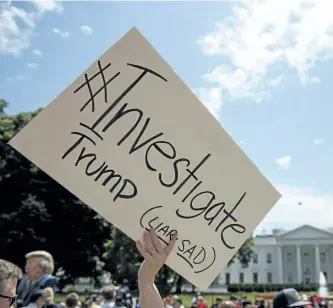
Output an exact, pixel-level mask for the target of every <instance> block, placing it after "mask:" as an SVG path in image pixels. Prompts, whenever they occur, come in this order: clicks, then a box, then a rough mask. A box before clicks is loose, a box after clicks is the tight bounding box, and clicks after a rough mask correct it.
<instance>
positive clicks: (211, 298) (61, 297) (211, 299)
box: [55, 293, 267, 308]
mask: <svg viewBox="0 0 333 308" xmlns="http://www.w3.org/2000/svg"><path fill="white" fill-rule="evenodd" d="M265 294H267V293H265ZM234 295H235V296H238V297H241V296H243V295H244V294H243V293H242V294H234ZM258 295H260V294H255V293H246V296H247V298H248V299H249V300H251V301H253V302H254V299H255V297H256V296H258ZM86 296H87V295H81V296H80V300H81V301H84V300H85V298H86ZM179 296H180V298H181V299H182V300H183V305H184V306H185V307H186V308H187V307H191V301H192V298H193V296H194V295H193V294H186V295H184V294H180V295H179ZM203 297H204V299H205V300H206V302H207V304H208V307H211V305H212V304H213V303H215V301H216V298H217V297H221V298H223V299H229V297H230V295H227V294H214V295H213V294H212V295H210V294H209V295H203ZM65 300H66V294H56V296H55V301H56V302H58V303H59V302H64V301H65Z"/></svg>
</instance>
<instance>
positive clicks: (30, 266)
mask: <svg viewBox="0 0 333 308" xmlns="http://www.w3.org/2000/svg"><path fill="white" fill-rule="evenodd" d="M25 258H26V265H25V273H26V275H27V277H28V278H29V279H30V280H32V281H35V280H38V279H39V278H40V277H42V276H43V275H46V274H53V271H54V261H53V257H52V255H51V254H50V253H48V252H47V251H44V250H38V251H32V252H29V253H28V254H26V256H25Z"/></svg>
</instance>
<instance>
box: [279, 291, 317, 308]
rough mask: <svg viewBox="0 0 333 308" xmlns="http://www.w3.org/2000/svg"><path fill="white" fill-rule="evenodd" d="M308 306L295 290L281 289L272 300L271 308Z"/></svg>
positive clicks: (307, 302)
mask: <svg viewBox="0 0 333 308" xmlns="http://www.w3.org/2000/svg"><path fill="white" fill-rule="evenodd" d="M310 304H311V302H309V301H304V300H301V299H300V298H299V296H298V293H297V291H296V290H295V289H283V290H282V291H280V292H279V293H277V294H276V296H275V298H274V300H273V308H294V307H305V306H307V305H310Z"/></svg>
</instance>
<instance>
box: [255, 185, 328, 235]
mask: <svg viewBox="0 0 333 308" xmlns="http://www.w3.org/2000/svg"><path fill="white" fill-rule="evenodd" d="M276 188H277V190H278V191H279V192H280V193H281V194H282V197H281V199H280V200H279V202H278V203H277V204H276V205H275V207H273V209H272V210H271V211H270V212H269V213H268V215H267V216H266V217H265V218H264V220H263V221H262V223H261V224H260V225H259V226H258V228H257V230H260V229H269V228H270V227H272V226H276V225H302V224H310V225H315V226H318V227H321V228H323V227H328V226H332V225H333V224H332V216H333V195H323V194H318V193H315V192H313V191H311V190H310V189H307V188H302V187H301V188H300V187H293V186H289V185H276Z"/></svg>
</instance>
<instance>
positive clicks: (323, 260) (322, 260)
mask: <svg viewBox="0 0 333 308" xmlns="http://www.w3.org/2000/svg"><path fill="white" fill-rule="evenodd" d="M320 263H326V253H325V252H321V253H320Z"/></svg>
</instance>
